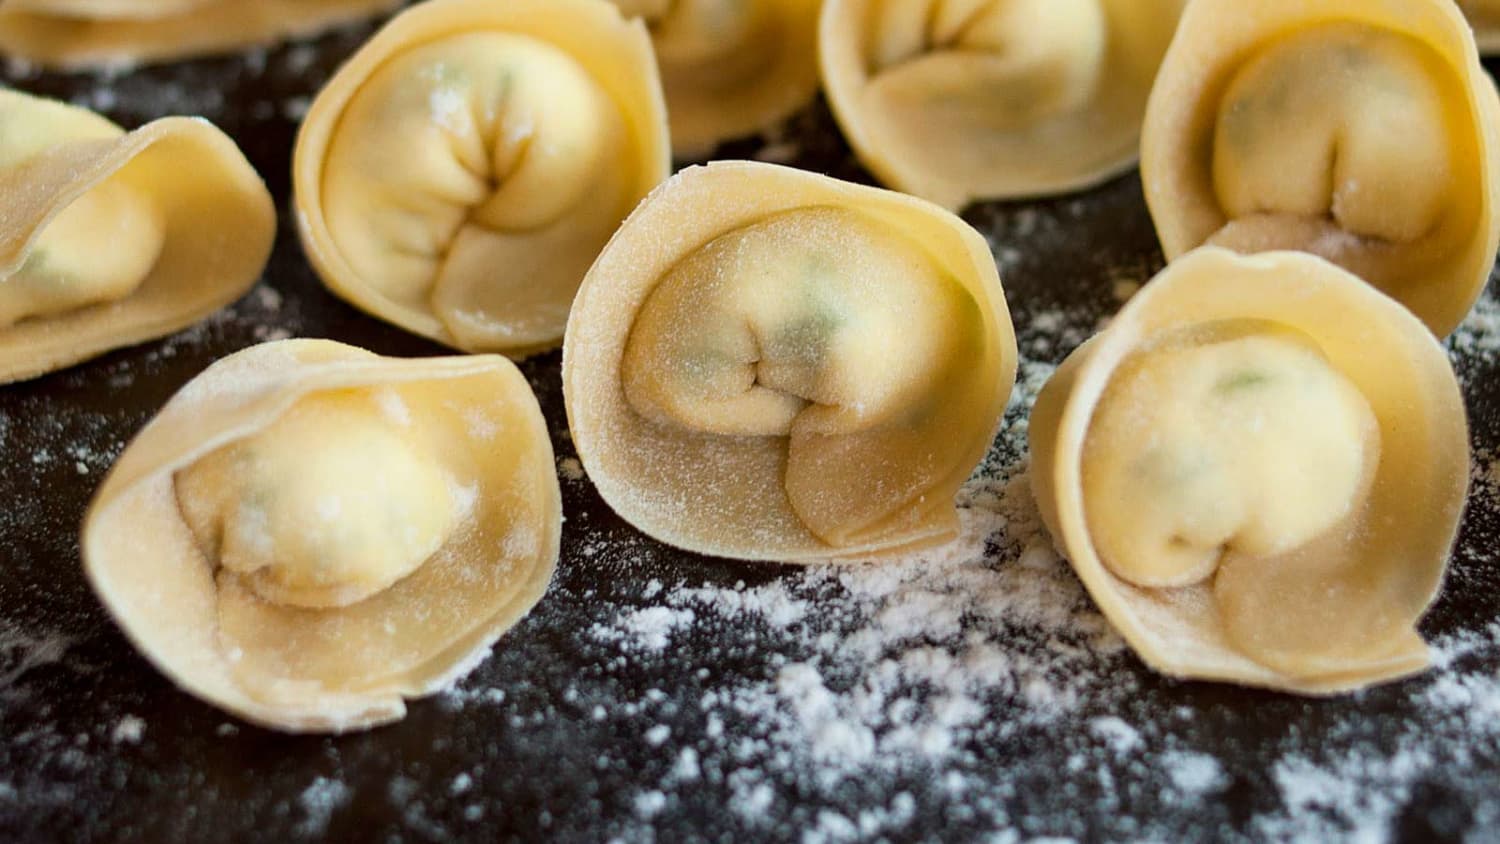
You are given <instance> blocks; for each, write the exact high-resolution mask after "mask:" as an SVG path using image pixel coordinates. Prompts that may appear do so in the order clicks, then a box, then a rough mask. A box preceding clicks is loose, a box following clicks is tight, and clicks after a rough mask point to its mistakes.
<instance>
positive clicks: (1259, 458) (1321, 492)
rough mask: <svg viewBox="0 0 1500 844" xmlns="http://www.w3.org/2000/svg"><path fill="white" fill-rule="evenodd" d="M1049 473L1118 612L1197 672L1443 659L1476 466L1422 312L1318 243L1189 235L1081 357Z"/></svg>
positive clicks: (1106, 603)
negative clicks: (1443, 635)
mask: <svg viewBox="0 0 1500 844" xmlns="http://www.w3.org/2000/svg"><path fill="white" fill-rule="evenodd" d="M1030 437H1031V450H1032V475H1031V482H1032V489H1033V491H1034V493H1035V494H1036V497H1037V501H1038V503H1039V505H1040V507H1041V511H1042V514H1043V517H1044V519H1045V521H1046V523H1047V525H1048V527H1049V528H1050V529H1051V531H1052V535H1053V537H1054V538H1055V539H1056V540H1057V542H1058V544H1059V547H1061V548H1062V549H1063V550H1064V552H1065V553H1066V555H1067V556H1068V558H1069V559H1070V560H1071V561H1072V563H1073V567H1074V569H1075V570H1076V571H1077V572H1078V576H1079V578H1080V579H1082V580H1083V582H1084V585H1085V586H1086V587H1088V590H1089V593H1090V594H1091V595H1092V596H1093V598H1094V600H1095V601H1096V602H1097V603H1098V604H1099V607H1100V608H1101V609H1102V610H1103V611H1104V614H1105V615H1106V616H1107V617H1108V618H1109V620H1110V621H1111V622H1112V623H1113V624H1114V626H1115V627H1116V629H1118V630H1119V631H1120V633H1121V634H1122V635H1123V636H1124V637H1125V639H1126V640H1127V641H1128V642H1129V643H1130V645H1131V646H1132V647H1133V648H1134V649H1135V651H1136V652H1137V653H1138V654H1140V656H1141V658H1142V659H1144V660H1145V661H1146V662H1147V663H1149V664H1150V665H1151V666H1152V667H1154V668H1156V669H1157V670H1159V671H1162V672H1164V673H1166V674H1170V675H1173V676H1178V677H1188V678H1205V679H1218V680H1232V681H1235V682H1239V683H1245V684H1249V685H1256V686H1266V687H1270V688H1276V689H1284V690H1288V691H1293V692H1300V693H1304V694H1330V693H1335V692H1340V691H1345V690H1349V689H1354V688H1359V687H1362V686H1366V685H1369V684H1372V683H1376V682H1380V681H1384V680H1389V679H1392V678H1395V677H1400V676H1403V675H1407V674H1411V673H1414V672H1416V671H1419V670H1421V669H1422V668H1424V667H1425V666H1426V665H1427V663H1428V659H1429V656H1428V651H1427V647H1426V645H1424V644H1423V642H1422V640H1421V638H1420V637H1419V636H1418V635H1417V633H1416V630H1415V625H1416V621H1417V619H1418V618H1419V617H1420V616H1421V614H1422V613H1423V612H1424V611H1425V610H1426V608H1427V606H1428V605H1429V604H1430V603H1431V601H1432V599H1433V597H1434V596H1435V595H1436V593H1437V590H1438V587H1439V585H1440V583H1441V581H1442V577H1443V571H1444V569H1445V567H1446V563H1447V558H1448V552H1449V549H1450V547H1451V545H1452V543H1453V540H1454V536H1455V534H1456V533H1457V530H1458V521H1459V517H1460V515H1461V513H1462V511H1463V506H1464V498H1465V495H1466V492H1467V488H1468V482H1469V440H1468V431H1467V423H1466V420H1465V416H1464V404H1463V398H1462V396H1461V394H1460V393H1459V388H1458V382H1457V380H1456V378H1455V377H1454V374H1453V370H1452V369H1451V368H1450V366H1449V363H1448V359H1447V356H1446V354H1445V353H1444V351H1443V348H1442V347H1441V345H1439V344H1438V342H1437V341H1436V340H1435V339H1434V338H1433V337H1432V335H1431V333H1429V332H1428V331H1427V330H1426V329H1425V327H1424V326H1423V325H1422V324H1421V322H1420V321H1418V320H1417V319H1416V318H1415V317H1414V316H1412V315H1411V313H1410V312H1408V311H1406V310H1405V309H1403V308H1402V307H1401V306H1400V305H1399V304H1398V303H1396V302H1394V301H1392V300H1391V299H1389V298H1387V297H1385V296H1383V295H1381V294H1380V293H1378V292H1376V291H1374V290H1372V289H1371V288H1370V287H1368V286H1367V285H1365V284H1363V283H1361V282H1360V280H1359V279H1357V278H1356V277H1354V276H1353V275H1351V274H1349V273H1348V272H1346V271H1344V270H1342V269H1340V268H1338V267H1336V266H1334V265H1333V264H1330V263H1328V262H1327V261H1324V260H1323V259H1321V258H1317V257H1315V256H1311V255H1307V254H1303V253H1297V252H1268V253H1264V254H1261V255H1255V256H1251V257H1242V256H1239V255H1237V254H1235V253H1233V252H1230V251H1228V250H1225V249H1220V248H1216V247H1204V248H1203V249H1201V250H1198V251H1196V252H1193V253H1190V254H1188V255H1185V256H1183V257H1182V258H1181V259H1179V260H1178V261H1176V262H1174V263H1173V264H1172V265H1171V266H1170V267H1168V268H1167V269H1166V270H1165V271H1164V272H1163V273H1162V274H1161V275H1160V276H1158V277H1157V278H1156V280H1154V281H1152V282H1151V283H1150V284H1148V285H1146V287H1145V288H1143V289H1142V290H1141V292H1140V293H1139V294H1137V296H1136V297H1135V298H1134V299H1132V300H1131V301H1130V302H1129V303H1128V304H1127V305H1126V306H1125V307H1124V309H1123V310H1122V311H1121V312H1120V314H1119V316H1118V318H1117V319H1116V320H1115V321H1114V322H1113V323H1111V325H1110V327H1109V328H1108V329H1106V330H1105V331H1104V332H1103V333H1102V334H1100V335H1099V336H1098V337H1096V338H1095V339H1093V340H1091V341H1090V342H1088V343H1087V344H1085V345H1084V346H1083V347H1081V348H1080V349H1079V350H1078V351H1076V352H1074V353H1073V355H1072V356H1071V357H1069V358H1068V360H1067V361H1066V362H1064V364H1063V366H1062V368H1061V369H1059V370H1058V372H1057V374H1056V375H1054V376H1053V378H1052V380H1051V381H1050V382H1049V383H1048V384H1047V386H1046V387H1045V388H1044V389H1043V391H1042V393H1041V395H1040V396H1039V398H1038V399H1037V403H1036V407H1035V410H1034V411H1033V413H1032V416H1031V428H1030Z"/></svg>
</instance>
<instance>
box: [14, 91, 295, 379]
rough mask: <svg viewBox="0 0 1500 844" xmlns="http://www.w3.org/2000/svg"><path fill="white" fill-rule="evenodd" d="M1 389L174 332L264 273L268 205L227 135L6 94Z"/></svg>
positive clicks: (182, 122)
mask: <svg viewBox="0 0 1500 844" xmlns="http://www.w3.org/2000/svg"><path fill="white" fill-rule="evenodd" d="M0 196H3V197H4V199H3V201H4V203H5V213H4V214H3V215H0V383H10V382H13V381H20V380H24V379H27V378H33V377H36V376H38V375H42V374H45V373H48V372H51V371H53V370H56V369H61V368H63V367H66V366H71V365H72V364H75V363H78V362H80V361H83V360H87V359H89V358H91V357H94V356H96V355H100V354H103V353H104V352H107V351H110V350H111V349H117V348H121V347H124V346H129V345H133V344H135V343H140V342H143V341H145V340H151V339H155V338H157V337H163V336H166V335H168V334H171V333H172V332H174V331H177V330H179V329H182V328H186V327H187V326H189V325H191V324H193V323H195V322H197V321H198V320H200V319H202V318H203V317H205V316H208V315H209V314H210V313H212V312H214V311H216V310H218V309H219V308H221V307H223V306H225V305H227V304H229V303H230V302H233V301H234V300H235V299H237V298H239V297H240V296H241V295H242V294H244V293H245V291H247V290H248V289H249V288H250V286H251V285H253V284H254V283H255V280H256V279H257V278H258V277H259V276H260V273H261V270H262V269H264V268H265V265H266V261H267V259H268V258H269V257H270V254H271V244H272V240H273V238H274V237H275V229H276V212H275V207H274V205H273V204H272V202H271V195H270V193H269V192H267V190H266V186H265V184H264V183H263V182H262V181H261V180H260V177H259V176H258V175H256V173H255V169H254V168H253V167H251V166H250V163H249V162H248V161H246V160H245V156H244V155H243V154H242V153H241V152H240V150H239V149H238V148H237V147H236V146H235V145H234V142H233V141H231V140H230V139H229V138H228V137H227V136H225V135H224V134H223V133H222V132H220V131H219V130H218V129H215V128H214V127H213V126H212V125H210V124H209V123H207V122H205V121H202V120H194V119H189V118H181V117H169V118H166V119H163V120H158V121H156V122H154V123H151V124H149V125H147V126H144V127H142V128H140V129H137V130H136V131H134V132H130V133H128V134H127V133H126V132H124V131H123V130H122V129H120V127H118V126H116V125H114V124H113V123H110V122H109V121H108V120H106V119H104V118H103V117H100V116H98V115H96V114H94V113H92V112H89V111H86V110H84V109H81V108H76V107H74V106H70V105H66V104H64V103H59V102H54V101H51V100H43V99H38V98H36V97H31V96H28V95H26V94H22V93H19V92H16V91H10V90H4V89H0Z"/></svg>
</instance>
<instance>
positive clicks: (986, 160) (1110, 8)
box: [818, 0, 1183, 209]
mask: <svg viewBox="0 0 1500 844" xmlns="http://www.w3.org/2000/svg"><path fill="white" fill-rule="evenodd" d="M1182 4H1183V0H825V2H824V3H823V11H822V17H821V21H820V24H819V32H818V46H819V61H820V65H821V68H822V76H823V87H824V90H825V91H826V92H827V94H828V100H829V104H830V105H832V106H833V112H834V115H835V116H836V117H837V118H838V121H839V125H840V126H841V127H842V128H843V130H844V136H845V137H846V138H848V140H849V143H850V145H851V146H853V147H854V150H855V152H856V153H857V154H858V155H859V158H860V160H861V161H862V162H864V164H865V166H866V167H869V168H870V170H871V171H872V172H873V173H874V174H875V175H876V176H878V177H879V178H880V180H881V181H882V182H883V183H885V184H886V185H888V186H890V187H893V188H896V189H897V190H902V191H906V192H907V193H913V194H916V195H917V196H921V197H924V198H926V199H930V200H932V201H933V202H936V203H938V204H940V205H943V206H945V207H947V208H950V209H957V208H959V207H961V206H963V205H966V204H968V203H969V202H971V201H975V200H983V199H1014V198H1021V197H1033V196H1048V195H1053V194H1058V193H1066V192H1068V191H1073V190H1078V189H1082V188H1086V187H1090V186H1093V185H1095V184H1098V183H1100V182H1103V181H1105V180H1106V179H1108V178H1110V177H1112V176H1114V175H1117V174H1118V173H1120V172H1122V171H1124V170H1128V169H1129V168H1130V167H1131V166H1132V165H1133V164H1134V162H1135V160H1136V157H1137V154H1138V152H1139V148H1140V142H1139V139H1140V130H1141V120H1142V117H1143V115H1144V114H1145V111H1146V98H1147V95H1148V94H1149V93H1150V90H1151V83H1152V80H1153V79H1154V78H1155V76H1156V69H1157V66H1158V65H1159V64H1160V62H1161V59H1162V56H1163V54H1165V52H1166V49H1167V44H1168V42H1170V41H1171V39H1172V30H1173V28H1174V26H1175V25H1176V22H1177V16H1178V14H1179V13H1180V12H1181V9H1182Z"/></svg>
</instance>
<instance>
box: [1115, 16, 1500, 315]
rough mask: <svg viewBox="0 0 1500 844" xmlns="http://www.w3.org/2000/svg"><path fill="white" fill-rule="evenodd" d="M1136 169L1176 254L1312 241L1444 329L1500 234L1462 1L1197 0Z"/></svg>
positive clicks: (1496, 137)
mask: <svg viewBox="0 0 1500 844" xmlns="http://www.w3.org/2000/svg"><path fill="white" fill-rule="evenodd" d="M1141 177H1142V180H1143V181H1144V183H1145V189H1146V199H1147V201H1148V202H1149V204H1150V206H1151V215H1152V217H1153V219H1154V220H1155V222H1156V230H1157V233H1158V234H1159V235H1160V237H1161V242H1162V247H1163V249H1164V250H1165V251H1166V253H1167V257H1168V258H1169V259H1170V258H1175V257H1176V256H1178V255H1181V254H1182V253H1184V252H1186V251H1188V250H1190V249H1193V248H1195V247H1197V246H1200V245H1203V244H1205V243H1208V244H1213V245H1217V246H1224V247H1228V248H1230V249H1234V250H1236V251H1240V252H1261V251H1268V250H1273V249H1296V250H1301V251H1305V252H1312V253H1314V254H1317V255H1321V256H1322V257H1324V258H1327V259H1329V260H1331V261H1333V262H1334V263H1337V264H1339V265H1340V266H1342V267H1344V268H1345V269H1348V270H1350V271H1351V272H1353V273H1354V274H1356V275H1358V276H1360V277H1362V278H1364V279H1365V280H1366V281H1368V282H1370V283H1371V284H1374V285H1375V286H1376V287H1379V288H1380V289H1381V290H1383V291H1385V292H1386V293H1388V294H1390V295H1391V296H1393V297H1395V298H1396V299H1398V300H1400V301H1401V302H1402V303H1403V304H1405V305H1406V306H1407V307H1408V308H1410V309H1411V310H1412V311H1413V312H1415V313H1416V314H1417V316H1419V317H1421V318H1422V321H1423V322H1426V323H1427V325H1428V327H1430V328H1431V329H1432V331H1433V332H1434V333H1435V334H1437V335H1438V336H1439V337H1442V336H1446V335H1447V334H1448V333H1449V332H1450V331H1452V330H1453V328H1454V327H1455V326H1457V325H1458V323H1459V322H1461V321H1462V320H1463V318H1464V316H1465V315H1466V314H1467V313H1468V312H1469V309H1470V308H1471V307H1472V306H1473V303H1474V301H1475V299H1477V298H1478V297H1479V294H1480V292H1481V291H1482V290H1483V288H1484V283H1485V281H1486V280H1487V279H1488V278H1489V273H1490V270H1491V269H1492V268H1493V267H1494V264H1495V252H1496V248H1497V246H1500V217H1497V216H1496V214H1495V204H1496V201H1497V200H1500V98H1497V96H1496V93H1495V86H1494V84H1493V83H1492V82H1491V81H1490V78H1489V76H1488V75H1487V74H1486V73H1485V71H1484V68H1482V67H1481V66H1480V64H1479V55H1478V53H1477V52H1476V50H1475V46H1474V39H1473V36H1472V34H1471V32H1470V29H1469V26H1468V24H1467V23H1465V22H1464V19H1463V17H1462V15H1461V14H1460V13H1459V10H1458V7H1457V6H1456V5H1454V3H1453V2H1452V0H1389V1H1388V2H1381V3H1371V2H1366V0H1253V2H1252V0H1194V2H1192V3H1191V4H1189V6H1188V8H1187V11H1186V12H1185V13H1184V15H1183V20H1182V26H1181V28H1180V29H1179V30H1178V33H1177V38H1176V40H1175V41H1174V42H1173V44H1172V48H1171V50H1170V52H1169V53H1168V54H1167V59H1166V62H1165V63H1164V64H1163V65H1162V71H1161V76H1160V78H1159V80H1158V82H1157V86H1156V89H1155V90H1154V91H1153V92H1152V96H1151V104H1150V108H1149V110H1148V112H1147V116H1146V128H1145V133H1144V136H1143V139H1142V154H1141Z"/></svg>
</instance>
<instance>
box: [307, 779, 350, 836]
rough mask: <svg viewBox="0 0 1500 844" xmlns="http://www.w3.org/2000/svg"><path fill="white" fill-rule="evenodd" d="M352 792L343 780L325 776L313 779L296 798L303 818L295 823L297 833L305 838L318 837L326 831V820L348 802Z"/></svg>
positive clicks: (330, 818) (331, 817) (329, 819)
mask: <svg viewBox="0 0 1500 844" xmlns="http://www.w3.org/2000/svg"><path fill="white" fill-rule="evenodd" d="M352 796H353V792H352V791H351V790H350V788H349V786H347V785H345V784H344V783H343V782H341V781H339V780H335V779H329V778H327V777H318V778H317V779H315V780H313V781H312V783H311V784H310V785H308V787H307V788H305V789H303V791H302V794H301V795H300V796H299V797H298V798H297V806H298V807H299V808H300V809H301V810H302V813H303V818H302V820H301V821H300V822H299V823H298V824H297V833H298V834H299V835H302V836H304V837H307V838H320V837H322V836H323V835H324V834H326V833H327V831H328V822H329V821H331V820H332V819H333V814H334V813H335V812H337V811H338V810H339V809H342V808H343V807H344V806H345V805H347V804H348V803H349V798H350V797H352Z"/></svg>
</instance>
